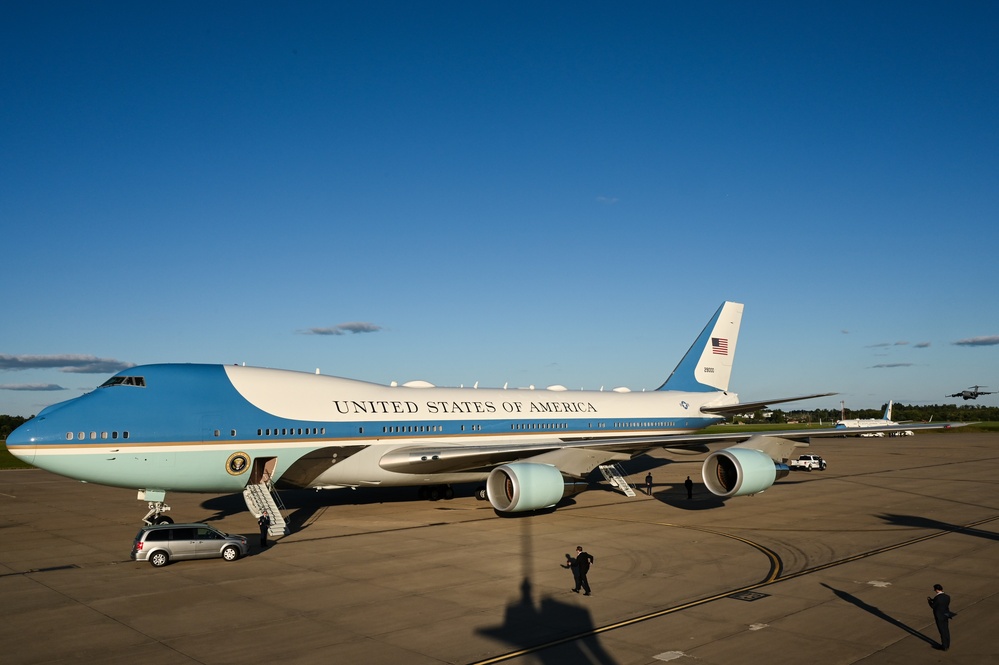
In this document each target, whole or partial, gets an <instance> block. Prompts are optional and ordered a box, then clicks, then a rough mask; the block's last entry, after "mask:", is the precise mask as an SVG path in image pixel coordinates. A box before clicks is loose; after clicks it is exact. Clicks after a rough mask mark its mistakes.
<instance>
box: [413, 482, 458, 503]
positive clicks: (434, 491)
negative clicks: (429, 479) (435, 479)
mask: <svg viewBox="0 0 999 665" xmlns="http://www.w3.org/2000/svg"><path fill="white" fill-rule="evenodd" d="M419 496H420V498H421V499H425V500H429V501H440V500H441V499H453V498H454V489H452V487H451V486H450V485H421V486H420V489H419Z"/></svg>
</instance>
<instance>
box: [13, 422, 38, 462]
mask: <svg viewBox="0 0 999 665" xmlns="http://www.w3.org/2000/svg"><path fill="white" fill-rule="evenodd" d="M29 425H31V421H30V420H29V421H28V422H26V423H24V424H23V425H21V426H20V427H18V428H17V429H16V430H14V431H13V432H11V433H10V434H8V435H7V450H8V451H9V452H10V454H11V455H13V456H14V457H16V458H18V459H19V460H21V461H23V462H26V463H28V464H34V461H35V442H34V439H32V437H31V429H32V428H31V427H29Z"/></svg>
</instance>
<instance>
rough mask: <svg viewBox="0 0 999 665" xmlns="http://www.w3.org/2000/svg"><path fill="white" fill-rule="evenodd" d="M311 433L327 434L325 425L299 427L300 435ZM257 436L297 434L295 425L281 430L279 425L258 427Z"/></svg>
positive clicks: (234, 434)
mask: <svg viewBox="0 0 999 665" xmlns="http://www.w3.org/2000/svg"><path fill="white" fill-rule="evenodd" d="M218 432H219V431H218V430H215V436H218V435H219V434H218ZM310 434H326V428H325V427H313V428H311V430H310V429H309V428H308V427H299V428H298V434H297V435H298V436H309V435H310ZM232 435H233V436H236V430H233V431H232ZM257 436H296V432H295V428H294V427H282V428H281V429H280V430H279V429H278V428H277V427H274V428H270V427H267V428H265V429H259V428H258V429H257Z"/></svg>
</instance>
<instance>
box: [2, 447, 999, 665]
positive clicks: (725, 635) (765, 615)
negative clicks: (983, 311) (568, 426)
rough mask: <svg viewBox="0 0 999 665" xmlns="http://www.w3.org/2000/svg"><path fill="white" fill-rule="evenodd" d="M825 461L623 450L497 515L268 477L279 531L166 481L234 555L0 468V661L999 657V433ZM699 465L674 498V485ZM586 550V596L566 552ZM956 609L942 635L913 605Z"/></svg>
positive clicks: (86, 491)
mask: <svg viewBox="0 0 999 665" xmlns="http://www.w3.org/2000/svg"><path fill="white" fill-rule="evenodd" d="M810 452H817V453H819V454H821V455H822V456H823V457H825V458H826V460H827V461H828V462H829V468H828V469H827V470H826V471H822V472H819V471H815V472H795V473H792V474H791V475H790V476H789V477H788V478H785V479H784V480H781V481H778V482H777V484H776V485H775V486H774V487H773V488H771V489H770V490H768V491H766V492H764V493H762V494H760V495H757V496H752V497H740V498H737V499H732V500H728V501H724V502H723V501H721V500H718V499H716V498H712V497H711V496H710V495H709V494H708V493H707V491H706V490H705V489H704V488H703V486H702V484H701V481H700V461H701V459H702V457H701V456H696V457H683V458H678V459H677V458H674V459H673V461H672V462H670V461H669V459H670V458H669V456H668V455H666V454H665V453H663V452H661V451H660V452H656V453H654V454H653V455H650V456H645V457H641V458H637V459H635V460H632V461H631V462H629V463H626V464H624V468H625V469H626V471H627V472H628V473H629V474H631V476H630V480H631V482H632V483H635V484H639V485H641V486H642V487H643V488H644V477H645V474H646V472H647V471H649V470H651V471H652V474H653V477H654V482H655V486H654V488H653V496H651V497H650V496H647V495H645V494H644V489H643V490H642V491H640V493H639V495H638V496H637V497H636V498H627V497H625V496H623V495H622V494H620V493H618V492H615V491H613V490H611V489H610V488H608V487H607V486H606V484H605V483H602V482H596V481H594V482H593V484H592V485H591V490H590V491H588V492H585V493H583V494H580V495H577V496H576V497H574V498H573V499H570V500H568V501H567V502H565V503H563V504H562V505H561V506H560V507H559V508H558V509H557V510H555V511H552V512H548V513H543V514H533V515H524V516H517V517H512V518H509V517H508V518H503V517H498V516H497V515H496V514H495V513H494V511H493V510H492V508H491V507H490V506H489V504H488V503H486V502H480V501H476V500H475V499H474V498H473V497H472V494H471V491H472V489H473V488H470V487H469V488H458V490H459V491H458V496H457V497H456V498H455V499H453V500H450V501H438V502H427V501H419V500H417V499H416V498H415V495H416V492H415V489H405V490H401V489H400V490H388V489H386V490H364V491H356V492H355V491H350V490H337V491H325V492H291V493H283V497H284V500H285V503H286V506H287V511H286V514H287V515H289V516H290V518H291V520H292V523H293V524H294V531H293V532H292V533H291V534H290V535H289V536H287V537H285V538H283V539H281V540H279V541H278V542H277V544H276V545H274V546H273V547H271V548H269V549H267V550H263V551H261V550H260V548H259V547H257V546H256V543H257V529H256V523H255V521H254V520H253V518H252V516H251V515H250V514H249V513H248V512H247V511H246V508H245V506H244V505H243V501H242V497H241V496H239V495H234V496H231V495H227V496H212V495H186V494H179V493H174V494H170V495H168V497H167V498H168V501H169V503H170V504H171V506H172V507H173V510H172V512H171V516H172V517H173V518H174V519H175V520H176V521H206V522H211V523H212V524H214V525H215V526H217V527H218V528H220V529H222V530H223V531H228V532H231V533H242V534H246V535H247V536H249V537H250V540H251V542H252V543H253V548H252V550H251V553H250V555H249V556H248V557H246V558H244V559H240V560H239V561H236V562H232V563H228V562H225V561H222V560H221V559H216V560H208V561H190V562H177V563H173V564H171V565H169V566H166V567H165V568H159V569H157V568H153V567H152V566H150V565H149V564H146V563H135V562H132V561H129V558H128V552H129V549H130V547H131V543H132V538H133V536H134V535H135V532H136V531H137V529H138V526H139V521H140V518H141V516H142V515H143V514H144V513H145V504H143V503H141V502H138V501H136V500H135V492H134V491H131V490H121V489H114V488H107V487H99V486H94V485H86V484H82V483H79V482H75V481H72V480H67V479H65V478H61V477H58V476H54V475H51V474H49V473H47V472H44V471H38V470H29V471H2V472H0V660H2V661H3V662H4V663H9V664H12V665H13V664H22V663H66V662H102V663H121V664H123V665H124V664H128V665H135V664H136V663H142V664H143V665H157V664H161V663H162V664H163V665H167V664H170V665H177V664H185V663H205V664H211V665H215V664H227V663H247V662H254V661H261V662H280V663H416V664H439V663H492V662H506V663H518V664H526V663H543V664H548V663H551V664H555V663H602V664H608V665H610V664H615V665H632V664H648V665H651V664H655V663H662V662H671V661H675V662H677V663H692V664H693V663H697V664H704V665H739V664H742V663H747V664H748V663H753V664H755V663H768V665H781V664H784V663H787V664H798V663H821V664H825V663H863V664H865V665H882V664H894V663H904V664H905V665H916V664H920V663H937V662H939V663H966V664H975V665H980V664H983V663H999V639H997V637H996V635H995V634H994V633H993V631H994V630H995V629H996V628H995V627H996V626H997V625H999V567H997V566H996V562H997V561H999V492H997V489H999V487H997V486H999V435H995V434H965V433H959V432H951V433H938V434H925V433H924V434H919V435H917V436H915V437H908V438H886V439H859V438H849V439H834V440H832V439H827V440H818V441H817V442H816V443H814V444H813V445H812V447H811V448H810ZM688 475H689V476H690V477H691V478H692V479H693V480H694V481H695V486H694V498H693V499H692V500H687V498H686V493H685V491H684V488H683V480H684V478H686V477H687V476H688ZM576 545H582V546H583V547H584V548H585V549H586V550H587V551H588V552H590V553H591V554H592V555H593V556H594V557H595V563H594V566H593V568H592V570H591V572H590V575H589V581H590V584H591V586H592V587H593V595H592V596H589V597H585V596H582V595H580V594H575V593H572V592H571V591H570V587H571V586H572V576H571V574H570V573H569V571H567V570H565V569H563V568H561V567H560V564H561V563H562V562H563V561H564V559H565V553H567V552H572V551H573V550H574V549H575V547H576ZM934 583H940V584H943V585H944V587H945V588H946V590H947V591H948V592H949V593H950V594H951V596H952V598H953V600H952V603H951V608H952V609H953V610H954V611H956V612H957V613H958V616H957V618H956V619H954V620H953V621H952V622H951V632H952V635H953V644H952V647H951V649H950V650H949V651H947V652H942V651H939V650H936V649H935V648H934V646H935V645H936V641H937V639H938V634H937V631H936V628H935V626H934V623H933V619H932V616H931V613H930V610H929V607H928V606H927V603H926V597H927V596H928V595H930V593H931V591H932V586H933V584H934Z"/></svg>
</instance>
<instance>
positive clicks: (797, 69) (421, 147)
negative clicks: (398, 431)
mask: <svg viewBox="0 0 999 665" xmlns="http://www.w3.org/2000/svg"><path fill="white" fill-rule="evenodd" d="M0 58H2V65H3V66H2V67H0V89H2V90H3V95H2V98H0V220H2V228H3V239H4V243H3V245H4V249H5V251H4V252H3V259H2V260H3V272H2V278H0V286H2V293H3V295H4V296H5V302H6V305H7V306H6V308H5V309H6V316H5V320H4V322H3V324H2V326H0V413H9V414H19V415H31V414H33V413H37V412H38V411H39V410H40V409H41V408H43V407H44V406H46V405H48V404H51V403H54V402H58V401H62V400H65V399H69V398H72V397H75V396H77V395H79V394H81V392H82V391H85V390H89V389H91V388H93V387H94V386H95V385H98V384H100V383H102V382H103V381H104V380H106V379H107V377H108V376H110V375H111V374H112V373H114V372H115V371H117V369H119V368H120V367H121V366H124V365H130V364H145V363H154V362H209V363H215V362H219V363H243V362H245V363H246V364H248V365H260V366H268V367H282V368H288V369H299V370H304V371H314V370H315V369H316V368H320V369H321V371H322V372H323V373H325V374H335V375H341V376H348V377H352V378H360V379H366V380H371V381H376V382H389V381H393V380H396V381H407V380H411V379H424V380H428V381H431V382H433V383H436V384H438V385H459V384H464V385H471V384H473V383H475V382H479V384H480V385H483V386H500V385H503V384H504V383H507V382H509V384H510V385H511V386H525V385H529V384H534V385H538V386H545V385H549V384H555V383H558V384H564V385H566V386H569V387H571V388H580V387H582V388H600V387H601V386H604V387H606V388H610V387H614V386H620V385H625V386H629V387H631V388H632V389H641V388H654V387H656V386H658V385H659V384H660V383H661V382H662V380H663V379H664V378H665V377H666V376H667V375H668V374H669V372H670V371H671V370H672V368H673V367H674V366H675V364H676V363H677V362H678V361H679V359H680V358H681V356H682V355H683V353H684V352H685V351H686V350H687V348H688V346H689V345H690V343H691V342H692V341H693V340H694V338H695V337H696V335H697V333H698V332H700V330H701V328H702V327H703V325H704V324H705V322H706V321H707V320H708V318H709V317H710V316H711V314H713V313H714V311H715V309H716V308H717V307H718V305H719V304H720V303H721V302H722V301H723V300H736V301H739V302H743V303H745V304H746V312H745V316H744V318H743V328H742V334H741V337H740V340H739V349H738V358H737V360H736V364H735V369H734V372H733V389H734V390H736V391H737V392H738V393H739V394H740V395H741V396H742V398H743V399H747V400H751V399H767V398H775V397H780V396H787V395H795V394H801V393H808V392H823V391H839V392H840V393H841V395H839V396H837V397H830V398H826V399H824V400H814V401H811V402H803V403H801V404H802V406H803V407H806V406H815V407H819V406H821V407H828V408H836V407H838V406H839V403H840V400H843V401H845V402H846V405H847V406H848V407H853V408H876V407H878V406H879V405H880V404H882V403H883V402H885V401H887V400H888V399H894V400H896V401H900V402H913V403H915V402H928V403H941V402H945V401H954V400H952V399H946V398H945V397H944V395H945V394H947V393H949V392H955V391H957V390H959V389H961V388H964V387H967V386H970V385H973V384H976V383H978V384H985V385H991V386H992V387H993V388H995V389H997V390H999V362H997V360H999V307H997V304H999V302H997V300H999V299H997V296H996V288H995V284H996V278H995V268H994V265H995V255H996V247H997V236H999V231H997V230H996V222H997V214H996V213H997V211H999V177H997V176H999V120H997V118H999V86H997V85H996V81H999V5H997V4H995V3H989V2H957V3H946V4H944V3H930V2H883V3H868V2H837V3H827V4H823V5H816V4H815V3H793V2H787V3H783V2H779V3H767V2H761V3H745V2H743V3H729V2H712V3H674V2H642V3H626V4H624V5H622V6H613V7H612V6H611V5H608V4H600V3H586V2H575V3H522V2H512V3H511V2H505V3H498V2H494V3H467V2H453V3H451V2H435V3H403V2H398V3H395V2H358V3H318V2H317V3H272V2H259V3H254V2H249V3H210V4H209V5H207V6H206V5H204V3H200V4H198V3H120V4H115V3H98V4H92V3H60V2H49V3H6V4H5V5H4V6H3V7H2V8H0ZM997 398H999V395H991V396H988V397H984V398H981V399H980V400H979V403H981V404H986V405H996V404H999V399H997Z"/></svg>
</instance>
